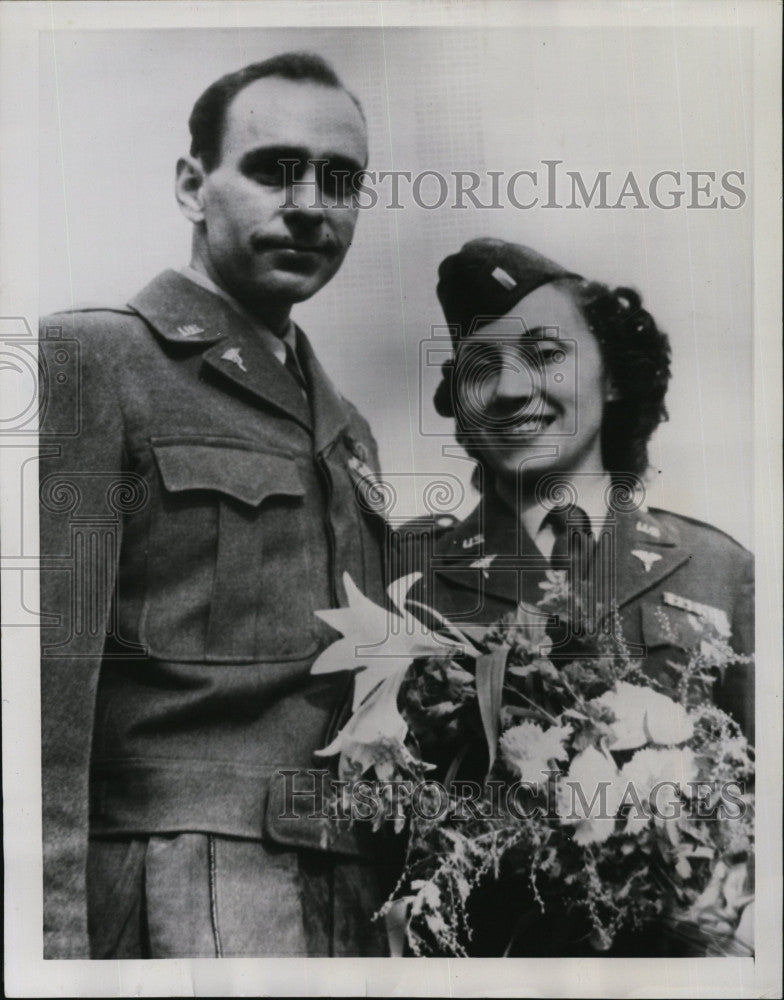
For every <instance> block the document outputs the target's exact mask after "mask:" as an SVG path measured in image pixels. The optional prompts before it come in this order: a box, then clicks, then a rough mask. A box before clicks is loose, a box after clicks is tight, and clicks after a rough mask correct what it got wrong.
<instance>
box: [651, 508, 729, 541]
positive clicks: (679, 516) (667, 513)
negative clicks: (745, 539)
mask: <svg viewBox="0 0 784 1000" xmlns="http://www.w3.org/2000/svg"><path fill="white" fill-rule="evenodd" d="M648 510H649V511H650V513H651V514H654V515H657V514H661V515H664V517H674V518H676V519H677V520H679V521H686V522H687V524H696V525H698V526H699V527H700V528H705V529H707V530H708V531H712V532H715V533H716V534H717V535H722V536H723V537H724V538H726V539H728V540H729V541H730V542H733V543H734V544H735V545H737V547H738V548H739V549H741V550H742V551H743V552H748V551H749V550H748V549H747V548H746V546H745V545H743V544H741V542H739V541H738V540H737V538H733V536H732V535H730V534H729V532H727V531H724V530H723V529H722V528H717V527H716V525H715V524H709V523H708V522H707V521H701V520H700V519H699V518H698V517H690V516H689V515H688V514H678V513H676V512H675V511H673V510H664V509H663V508H661V507H649V508H648Z"/></svg>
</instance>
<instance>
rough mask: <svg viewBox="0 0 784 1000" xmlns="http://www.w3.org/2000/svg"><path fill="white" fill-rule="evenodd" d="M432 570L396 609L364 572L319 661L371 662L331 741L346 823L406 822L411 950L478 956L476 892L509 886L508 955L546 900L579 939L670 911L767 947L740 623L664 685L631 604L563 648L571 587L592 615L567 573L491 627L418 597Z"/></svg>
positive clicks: (707, 634) (395, 595)
mask: <svg viewBox="0 0 784 1000" xmlns="http://www.w3.org/2000/svg"><path fill="white" fill-rule="evenodd" d="M416 579H417V575H416V574H415V575H413V576H411V577H407V578H403V579H401V580H399V581H397V582H396V583H395V584H393V586H392V587H391V588H390V591H389V593H390V598H391V600H392V602H393V604H394V605H395V607H396V609H397V612H388V611H386V610H385V609H383V608H380V607H378V606H376V605H374V604H373V603H372V602H370V601H368V600H367V599H366V598H364V597H363V596H362V594H361V593H360V592H359V591H358V590H357V588H356V586H355V585H354V584H353V582H352V581H351V579H350V578H348V577H347V578H346V579H345V584H346V590H347V593H348V596H349V607H348V608H344V609H333V610H329V611H324V612H319V615H320V617H321V618H323V619H324V620H325V621H327V622H328V623H329V624H330V625H332V626H333V627H334V628H336V629H337V630H338V631H340V632H342V633H343V638H342V639H340V640H339V641H338V642H336V643H335V644H333V645H332V646H331V647H329V648H328V649H327V650H326V651H325V652H324V653H323V654H322V655H321V657H319V659H318V660H317V661H316V663H315V664H314V666H313V672H314V673H326V672H329V671H333V670H346V669H350V668H354V667H357V668H360V669H358V672H357V673H356V675H355V693H354V702H353V705H352V711H351V715H350V717H349V718H348V720H347V721H346V724H345V725H344V726H343V728H342V729H341V730H340V732H339V733H338V735H337V737H336V738H335V740H333V742H332V743H331V744H330V745H329V746H328V747H326V748H325V749H324V750H322V751H321V753H322V754H323V755H325V756H327V757H336V758H337V763H336V771H337V781H336V782H335V783H334V788H335V793H334V799H333V807H334V809H333V816H332V819H331V820H330V824H331V828H332V829H334V828H335V827H336V826H337V825H339V824H341V823H347V824H351V823H353V822H356V821H358V820H362V821H365V822H369V823H371V824H372V826H373V828H374V829H375V830H377V831H380V830H382V828H383V829H386V830H390V829H392V830H394V832H395V833H396V834H397V835H398V837H400V838H405V845H406V846H405V863H404V864H403V867H402V873H401V876H400V879H399V881H398V883H397V886H396V887H395V889H394V891H393V892H392V894H391V896H390V899H389V900H388V902H387V904H386V905H385V907H384V908H383V909H382V911H381V912H382V914H383V913H385V912H387V911H388V910H389V909H391V908H392V907H397V908H398V910H399V909H400V908H401V907H402V908H403V909H404V914H405V917H404V919H405V928H406V931H405V933H406V939H407V942H408V946H409V948H410V950H411V951H412V952H413V953H414V954H416V955H442V956H447V955H454V956H465V955H468V954H470V953H471V948H472V940H473V938H474V936H475V932H476V929H477V924H478V923H479V922H481V912H482V911H481V903H477V900H481V898H482V894H483V893H484V894H485V896H486V895H487V893H488V892H490V893H491V896H492V893H493V892H495V893H496V897H495V898H496V900H497V899H498V898H502V899H503V901H504V906H505V907H507V909H508V907H509V906H510V905H511V906H512V910H511V915H510V918H509V919H505V921H504V923H503V929H504V933H505V934H506V937H507V941H506V942H499V953H501V952H502V951H503V949H504V944H506V951H505V953H510V952H512V953H515V950H516V947H517V946H516V942H519V941H520V940H521V939H523V938H524V937H525V935H526V934H528V933H530V932H531V929H532V928H534V929H535V927H536V922H537V921H541V920H542V919H543V918H544V917H545V916H546V917H547V918H548V919H549V920H550V923H551V925H555V926H560V927H565V928H568V929H569V933H568V934H567V939H565V942H564V943H563V945H562V947H564V948H565V949H567V952H566V953H569V952H568V949H570V948H575V947H576V948H577V949H578V952H577V953H583V954H584V953H586V951H587V953H590V952H591V950H593V951H594V952H596V953H602V952H606V951H608V950H609V949H610V948H612V947H613V946H614V944H615V943H616V940H617V939H618V938H619V936H621V935H626V936H627V939H628V935H629V934H634V933H635V932H643V931H645V930H646V929H651V928H656V929H657V933H659V932H661V931H662V930H663V929H667V932H668V933H669V934H670V935H671V937H672V938H673V939H675V940H680V942H681V944H683V943H684V942H689V945H688V946H689V947H690V948H691V952H690V953H692V954H694V953H701V954H715V955H720V954H751V953H752V952H751V947H752V931H751V927H750V924H751V919H752V908H751V905H750V904H751V902H752V900H753V884H752V877H753V874H752V858H753V813H754V799H753V794H752V792H751V787H752V783H753V774H754V763H753V749H752V748H751V747H750V746H749V744H748V742H747V741H746V739H745V737H744V736H743V734H742V733H741V731H740V729H739V727H738V725H737V724H736V723H735V722H734V720H733V719H732V718H731V717H730V716H729V715H727V714H726V713H725V712H723V711H721V710H720V709H718V708H717V707H715V706H714V705H713V704H712V703H711V701H710V698H709V695H710V687H711V684H712V682H713V680H714V679H715V677H716V676H717V675H718V674H719V673H720V672H721V671H722V670H724V669H726V668H727V666H728V665H729V664H730V663H731V662H735V661H737V660H738V659H739V658H738V656H737V655H736V654H735V653H734V652H733V650H732V649H731V648H730V646H729V645H728V644H727V639H726V637H724V636H721V635H720V634H719V633H718V632H717V631H716V630H715V628H714V627H713V626H711V625H710V623H708V622H705V623H703V625H704V628H703V632H702V641H701V643H700V646H699V648H695V649H694V650H691V651H689V652H688V656H687V657H686V658H685V659H684V662H682V663H676V662H673V663H671V664H670V667H671V673H670V674H669V675H668V678H667V681H666V684H665V682H663V681H662V680H661V679H657V678H654V677H651V676H649V675H648V674H647V673H646V672H645V669H644V662H643V661H641V660H640V659H635V657H634V656H633V655H631V653H630V651H629V648H628V647H627V646H626V644H625V643H624V642H623V640H622V639H620V638H619V635H620V629H619V622H618V618H617V615H616V616H615V621H614V627H613V628H611V629H608V630H594V632H593V634H592V635H591V636H586V635H585V632H583V633H582V634H581V633H580V630H579V628H578V629H577V630H576V632H575V633H574V634H577V635H579V636H580V638H579V641H578V642H577V643H576V644H573V645H572V647H571V651H570V652H569V654H568V658H566V659H564V658H563V654H561V657H560V658H556V657H555V655H554V651H553V649H552V640H551V638H550V633H549V631H548V622H552V620H553V619H552V617H551V616H552V615H554V614H562V613H564V614H565V612H566V608H567V607H569V606H570V598H571V608H572V611H571V612H570V615H571V617H572V620H574V619H575V616H574V603H575V602H574V595H573V594H570V593H569V587H568V585H567V583H566V579H565V574H562V573H552V574H550V576H549V577H548V582H547V583H546V584H544V585H543V590H544V593H543V598H542V600H541V602H540V603H539V605H537V606H536V607H527V606H521V607H519V608H518V609H517V612H516V613H515V614H513V615H509V616H508V617H507V618H505V619H503V620H501V621H500V622H498V623H497V624H496V625H495V626H494V627H493V628H492V629H490V630H489V631H486V632H484V631H483V632H481V633H480V632H479V631H478V630H476V629H466V628H463V629H458V628H456V627H455V626H454V625H453V624H451V623H450V622H448V621H446V620H445V619H443V618H442V617H441V616H440V615H438V613H437V612H436V611H434V610H433V609H432V608H425V607H423V606H421V605H419V606H418V614H417V615H416V616H414V615H412V614H410V613H409V611H408V610H407V608H408V607H410V606H412V605H413V606H416V605H415V602H410V601H409V602H407V601H406V595H407V593H408V591H409V588H410V586H411V585H412V584H413V583H414V582H415V581H416ZM419 612H421V613H419ZM577 612H578V614H577V618H578V619H579V608H578V609H577ZM423 620H426V621H428V622H435V623H436V627H435V628H430V629H428V628H425V626H424V625H423V624H422V621H423ZM556 662H557V665H556ZM325 835H326V836H329V835H330V833H329V830H327V831H325ZM505 886H509V887H512V886H514V887H515V888H514V891H511V890H510V892H508V893H505V892H504V887H505ZM521 886H522V887H523V890H524V891H520V887H521ZM509 897H511V902H510V898H509ZM478 906H479V909H478V910H477V907H478ZM515 907H516V908H515ZM495 908H496V909H497V906H496V907H495ZM477 913H479V914H480V916H479V917H477ZM581 948H582V949H583V950H582V952H580V950H579V949H581Z"/></svg>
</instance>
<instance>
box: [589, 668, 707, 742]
mask: <svg viewBox="0 0 784 1000" xmlns="http://www.w3.org/2000/svg"><path fill="white" fill-rule="evenodd" d="M589 704H591V705H594V706H603V707H605V708H609V709H610V711H611V712H612V713H613V714H614V715H615V722H613V723H611V724H610V732H611V734H612V742H611V743H610V749H611V750H635V749H636V748H637V747H644V746H645V745H646V744H648V743H658V744H662V745H664V746H671V745H672V744H676V743H685V742H686V740H688V739H690V738H691V736H692V735H693V733H694V726H693V725H692V721H691V719H690V718H689V716H688V715H687V714H686V709H685V708H684V707H683V705H680V704H678V702H676V701H673V700H672V698H668V697H667V696H666V695H663V694H659V692H658V691H653V690H651V688H647V687H638V686H637V685H636V684H628V683H627V682H626V681H620V682H619V683H618V684H617V685H616V687H615V688H614V689H613V690H611V691H606V692H605V693H604V694H603V695H601V696H600V697H598V698H594V699H593V701H592V702H590V703H589Z"/></svg>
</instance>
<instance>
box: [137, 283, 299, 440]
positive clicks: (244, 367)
mask: <svg viewBox="0 0 784 1000" xmlns="http://www.w3.org/2000/svg"><path fill="white" fill-rule="evenodd" d="M129 305H130V306H131V308H132V309H134V310H135V311H136V312H138V313H139V315H140V316H142V317H143V318H144V319H145V320H146V321H147V322H148V323H149V324H150V326H151V327H152V328H153V329H154V330H155V332H156V333H157V334H158V336H160V337H161V338H162V339H163V340H165V341H166V342H167V343H170V344H180V345H192V346H193V347H194V348H197V349H198V348H201V349H203V348H204V347H207V350H206V351H205V352H204V355H203V364H204V367H205V368H206V369H208V370H210V371H211V372H213V373H214V374H215V376H216V380H215V381H216V384H218V385H220V386H221V387H222V388H225V389H226V390H227V391H232V390H236V389H240V390H241V391H242V392H243V393H245V394H250V395H251V396H253V397H255V398H256V399H258V400H260V401H262V402H264V403H266V404H268V405H271V406H274V407H276V408H277V409H279V410H282V411H284V412H285V413H286V414H287V415H288V416H290V417H293V418H294V419H295V420H297V421H298V422H299V423H300V424H302V425H303V427H305V428H306V429H308V430H311V427H312V424H311V414H310V410H309V408H308V404H307V403H306V401H305V400H304V399H303V398H302V393H301V392H300V390H299V388H298V387H297V385H296V383H295V382H294V380H293V379H292V378H291V377H290V376H289V375H288V373H285V372H284V371H281V367H282V366H281V364H280V362H279V361H278V359H277V358H276V357H275V356H274V355H273V354H272V353H271V352H270V351H269V350H268V349H267V348H266V347H265V346H264V344H263V343H262V342H261V341H260V339H259V338H258V337H257V336H256V335H255V333H254V331H253V329H252V328H251V327H250V326H249V324H248V323H246V321H245V320H244V319H243V318H242V317H241V316H240V315H239V313H238V312H237V311H236V310H234V309H232V307H231V306H230V305H229V303H228V302H225V301H224V300H223V299H222V298H220V296H218V295H213V293H212V292H210V291H208V290H207V289H206V288H202V287H201V286H200V285H197V284H196V283H195V282H193V281H190V280H189V279H188V278H186V277H185V276H184V275H182V274H179V273H178V272H177V271H165V272H164V273H163V274H161V275H159V276H158V277H157V278H155V279H154V280H153V281H152V282H151V283H150V284H149V285H147V287H146V288H144V289H143V290H142V291H141V292H140V293H139V294H138V295H137V296H136V297H135V298H134V299H132V300H131V302H130V303H129Z"/></svg>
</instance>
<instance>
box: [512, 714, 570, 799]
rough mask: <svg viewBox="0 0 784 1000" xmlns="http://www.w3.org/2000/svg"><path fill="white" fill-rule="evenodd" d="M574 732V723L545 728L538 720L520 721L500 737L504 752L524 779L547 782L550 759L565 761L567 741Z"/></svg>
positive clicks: (541, 782) (538, 782)
mask: <svg viewBox="0 0 784 1000" xmlns="http://www.w3.org/2000/svg"><path fill="white" fill-rule="evenodd" d="M571 735H572V727H571V726H550V728H549V729H542V727H541V726H539V725H537V723H535V722H521V723H520V725H519V726H513V727H512V728H511V729H507V731H506V732H505V733H504V735H503V736H502V737H501V740H500V744H499V746H500V749H501V755H502V757H503V758H504V760H505V761H506V763H507V764H508V765H509V767H510V768H511V769H512V770H513V771H516V772H517V773H518V774H519V775H520V777H521V778H523V779H524V780H525V781H530V782H532V783H536V784H544V783H545V782H546V781H547V772H548V770H549V764H550V761H551V760H566V759H567V757H568V751H567V750H566V748H565V747H564V743H565V742H566V741H567V740H568V739H569V737H570V736H571Z"/></svg>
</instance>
